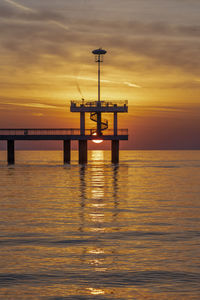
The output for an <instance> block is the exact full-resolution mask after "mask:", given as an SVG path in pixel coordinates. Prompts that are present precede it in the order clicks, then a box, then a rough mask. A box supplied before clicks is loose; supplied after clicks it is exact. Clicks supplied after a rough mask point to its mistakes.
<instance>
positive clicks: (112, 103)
mask: <svg viewBox="0 0 200 300" xmlns="http://www.w3.org/2000/svg"><path fill="white" fill-rule="evenodd" d="M127 105H128V100H119V101H117V100H114V101H106V100H101V101H100V102H98V101H80V100H78V101H77V100H75V101H74V100H72V101H71V107H81V106H83V107H97V106H100V107H121V106H127Z"/></svg>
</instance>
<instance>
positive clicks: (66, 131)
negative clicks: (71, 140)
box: [0, 128, 128, 138]
mask: <svg viewBox="0 0 200 300" xmlns="http://www.w3.org/2000/svg"><path fill="white" fill-rule="evenodd" d="M4 135H7V136H9V135H11V136H14V135H23V136H28V135H38V136H39V135H42V136H43V135H52V136H55V135H72V136H73V135H81V132H80V129H78V128H3V129H0V136H4ZM85 135H94V129H85ZM102 135H114V130H113V129H107V130H105V131H104V132H102ZM117 135H128V129H118V130H117ZM94 138H95V136H94Z"/></svg>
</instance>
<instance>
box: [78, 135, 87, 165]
mask: <svg viewBox="0 0 200 300" xmlns="http://www.w3.org/2000/svg"><path fill="white" fill-rule="evenodd" d="M85 163H87V140H79V164H85Z"/></svg>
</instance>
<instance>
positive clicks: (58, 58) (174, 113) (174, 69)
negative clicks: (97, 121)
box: [0, 0, 200, 149]
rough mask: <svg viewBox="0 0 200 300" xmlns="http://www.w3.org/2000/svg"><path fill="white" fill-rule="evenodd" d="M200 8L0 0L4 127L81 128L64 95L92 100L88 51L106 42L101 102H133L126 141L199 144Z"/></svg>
mask: <svg viewBox="0 0 200 300" xmlns="http://www.w3.org/2000/svg"><path fill="white" fill-rule="evenodd" d="M199 10H200V3H199V2H198V1H194V5H191V4H190V3H189V2H188V1H178V0H173V1H172V0H169V1H157V0H149V1H136V0H132V1H128V0H125V1H119V0H110V1H105V0H102V1H97V0H93V1H91V0H88V1H82V0H77V1H64V0H59V1H53V0H48V1H47V0H44V1H42V2H41V1H39V0H34V1H33V0H30V1H22V0H16V1H14V0H12V1H11V0H7V1H1V4H0V12H1V13H0V24H1V28H2V34H1V37H0V46H1V47H0V55H1V61H2V64H1V70H0V80H1V91H0V111H1V121H0V127H1V128H3V127H14V128H19V127H35V126H37V127H46V128H49V127H52V126H53V127H58V128H59V127H61V128H77V127H78V126H79V121H78V119H77V116H76V115H75V114H74V115H71V114H70V112H69V104H70V100H81V98H84V99H85V101H94V100H96V99H97V68H96V67H97V66H96V64H95V62H94V57H93V55H92V54H91V51H92V50H93V49H96V48H98V47H101V46H102V47H103V48H105V49H106V50H107V54H106V56H105V58H104V62H103V66H102V74H101V99H102V100H104V99H105V100H107V101H110V100H128V101H129V114H128V115H127V116H126V117H125V116H124V115H122V116H120V120H119V128H128V129H129V141H128V142H125V143H123V145H124V146H123V147H125V148H126V149H141V148H144V149H152V148H158V149H160V148H198V147H200V141H199V132H200V125H199V118H200V97H199V95H200V81H199V72H198V70H199V64H200V52H199V50H198V49H199V25H200V24H199V23H200V21H199V13H198V12H199ZM83 12H84V13H83ZM89 12H90V13H89ZM119 19H120V22H119ZM99 41H101V43H100V44H101V45H99ZM109 126H110V125H109ZM86 128H88V129H91V128H92V125H91V122H90V121H89V120H87V121H86ZM109 128H110V127H109ZM186 140H187V143H186ZM99 142H100V141H98V142H97V141H96V143H99ZM104 144H105V147H107V146H106V143H104Z"/></svg>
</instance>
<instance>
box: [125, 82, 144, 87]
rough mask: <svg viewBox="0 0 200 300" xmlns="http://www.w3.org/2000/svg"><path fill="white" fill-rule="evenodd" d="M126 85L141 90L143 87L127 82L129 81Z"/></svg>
mask: <svg viewBox="0 0 200 300" xmlns="http://www.w3.org/2000/svg"><path fill="white" fill-rule="evenodd" d="M124 84H125V85H128V86H130V87H134V88H141V86H139V85H137V84H135V83H131V82H127V81H125V82H124Z"/></svg>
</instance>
